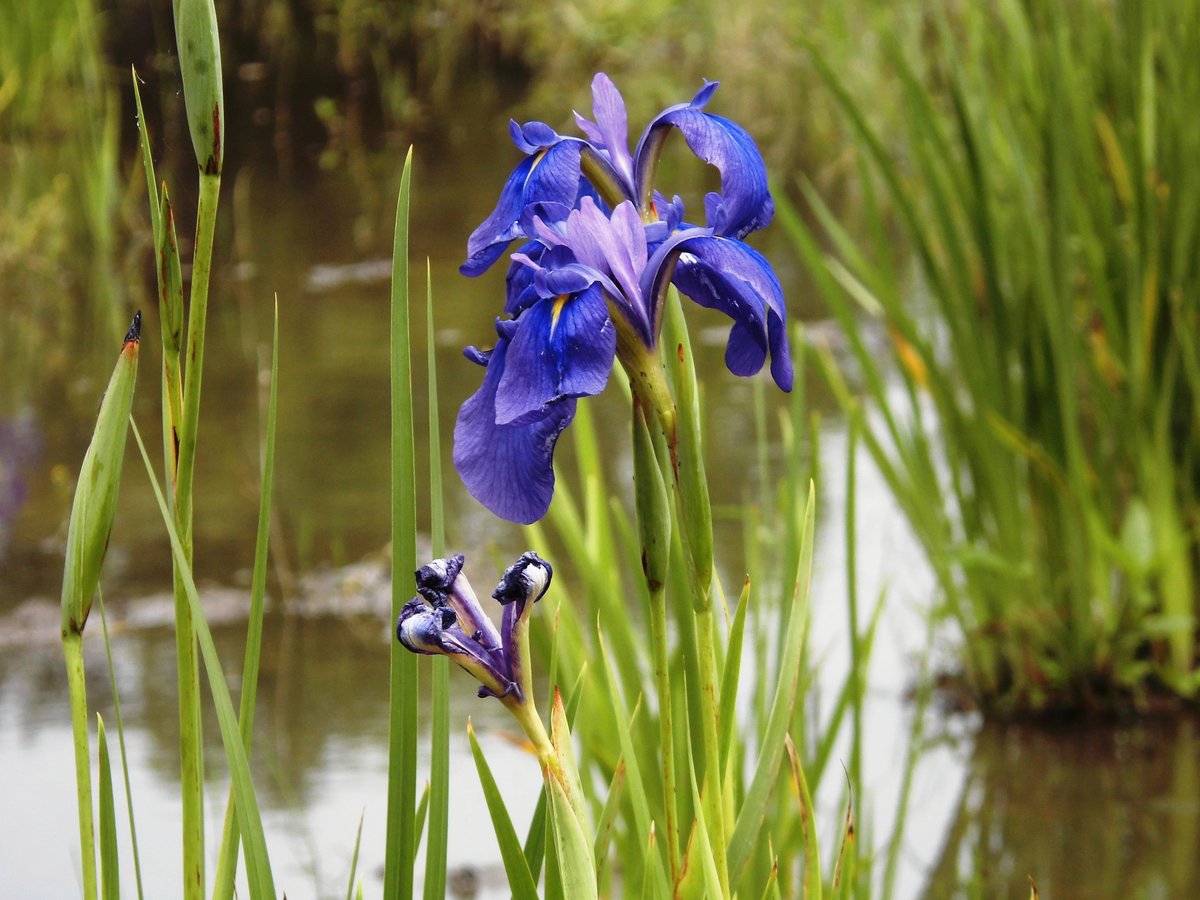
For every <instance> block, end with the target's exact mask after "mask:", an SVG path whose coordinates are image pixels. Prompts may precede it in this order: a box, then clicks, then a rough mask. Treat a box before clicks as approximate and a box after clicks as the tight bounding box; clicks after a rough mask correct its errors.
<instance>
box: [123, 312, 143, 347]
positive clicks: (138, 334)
mask: <svg viewBox="0 0 1200 900" xmlns="http://www.w3.org/2000/svg"><path fill="white" fill-rule="evenodd" d="M141 340H142V311H141V310H140V309H139V310H138V311H137V312H135V313H134V314H133V321H132V322H130V323H129V330H128V331H127V332H125V341H124V343H126V344H128V343H129V342H130V341H133V342H134V343H139V342H140V341H141Z"/></svg>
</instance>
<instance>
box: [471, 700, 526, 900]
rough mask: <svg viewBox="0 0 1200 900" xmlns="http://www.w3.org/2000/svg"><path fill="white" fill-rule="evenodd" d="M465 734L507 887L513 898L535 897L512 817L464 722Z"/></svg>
mask: <svg viewBox="0 0 1200 900" xmlns="http://www.w3.org/2000/svg"><path fill="white" fill-rule="evenodd" d="M467 738H468V740H469V741H470V742H471V755H472V756H474V757H475V768H476V770H477V771H478V772H479V783H480V785H482V787H483V798H484V800H485V801H486V802H487V808H488V813H490V814H491V817H492V827H493V828H495V829H496V843H497V844H498V845H499V848H500V858H501V859H502V860H503V862H504V872H505V874H506V875H507V876H508V887H509V890H511V891H512V895H513V897H514V898H515V900H537V884H536V883H535V882H534V880H533V874H532V873H531V872H530V871H529V863H528V862H527V861H526V859H525V854H524V853H523V852H522V851H521V843H520V841H519V840H518V839H517V831H516V829H515V828H513V824H512V818H511V817H510V816H509V815H508V808H507V807H506V806H505V805H504V798H503V797H501V796H500V789H499V788H498V787H497V786H496V779H495V778H494V777H493V776H492V770H491V768H490V767H489V766H488V764H487V759H486V758H485V757H484V755H483V750H482V749H481V748H480V746H479V741H478V739H477V738H476V737H475V729H474V728H473V727H471V723H470V722H469V721H468V722H467Z"/></svg>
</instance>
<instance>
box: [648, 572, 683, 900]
mask: <svg viewBox="0 0 1200 900" xmlns="http://www.w3.org/2000/svg"><path fill="white" fill-rule="evenodd" d="M650 639H651V643H652V651H653V654H654V680H655V682H656V684H657V686H658V730H659V742H660V743H661V744H662V766H663V806H664V808H665V809H666V814H667V855H668V856H669V857H670V858H671V883H672V884H678V883H679V877H680V874H681V873H680V871H679V864H680V859H681V857H680V855H679V822H678V817H679V813H678V810H677V809H676V807H675V790H676V783H675V729H674V722H673V720H672V717H671V670H670V665H669V663H668V659H667V592H666V589H665V587H663V586H660V587H659V588H658V589H657V590H653V591H651V592H650Z"/></svg>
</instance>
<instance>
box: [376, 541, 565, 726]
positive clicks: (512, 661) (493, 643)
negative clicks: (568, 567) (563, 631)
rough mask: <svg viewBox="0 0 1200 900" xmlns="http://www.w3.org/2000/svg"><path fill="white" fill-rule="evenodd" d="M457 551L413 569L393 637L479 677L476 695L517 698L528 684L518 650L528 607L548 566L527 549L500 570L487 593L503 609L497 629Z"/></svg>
mask: <svg viewBox="0 0 1200 900" xmlns="http://www.w3.org/2000/svg"><path fill="white" fill-rule="evenodd" d="M463 562H464V557H463V555H462V554H461V553H458V554H455V555H454V556H450V557H447V558H445V559H435V560H434V561H433V562H431V563H429V565H427V566H422V567H421V568H420V569H418V570H417V573H416V579H417V593H418V595H419V596H416V597H413V598H412V599H411V600H409V601H408V602H407V603H405V604H404V607H403V608H402V609H401V610H400V617H399V619H397V621H396V637H397V638H398V639H399V641H400V643H401V644H403V645H404V646H405V647H406V648H407V649H409V650H411V651H412V652H413V653H421V654H426V655H433V654H440V655H443V656H447V657H449V658H450V659H452V660H454V662H456V663H457V664H458V665H459V666H461V667H462V668H463V669H465V670H466V671H467V672H469V673H471V674H472V675H473V676H475V678H476V679H477V680H478V681H479V683H480V685H481V686H480V688H479V696H480V697H498V698H499V699H500V700H501V701H502V702H504V703H505V704H518V705H519V704H521V703H524V702H525V697H526V694H527V692H528V689H529V682H528V674H527V673H526V672H525V671H524V663H523V658H522V653H523V650H524V647H523V645H524V642H525V634H526V632H527V631H528V625H529V611H530V610H531V609H532V608H533V604H534V603H536V602H537V601H538V600H540V599H542V596H543V595H544V594H545V593H546V590H547V589H548V588H549V587H550V580H551V578H552V577H553V574H554V571H553V569H552V568H551V566H550V564H549V563H548V562H546V561H545V560H544V559H542V558H541V557H539V556H538V555H537V554H536V553H533V552H532V551H530V552H527V553H524V554H522V555H521V557H520V558H519V559H518V560H517V561H516V562H515V563H513V564H512V565H511V566H509V567H508V569H506V570H505V572H504V575H503V576H502V577H501V579H500V584H499V585H497V587H496V590H494V591H493V592H492V597H493V598H494V599H496V600H497V601H498V602H499V603H500V604H501V605H502V606H503V607H504V613H503V618H502V620H501V624H500V627H499V628H498V629H497V628H496V626H495V625H494V624H493V623H492V620H491V619H489V618H488V617H487V615H486V614H485V613H484V611H483V609H482V607H480V605H479V600H478V599H476V597H475V592H474V590H472V588H471V584H470V582H468V581H467V578H466V576H465V575H463V573H462V569H463Z"/></svg>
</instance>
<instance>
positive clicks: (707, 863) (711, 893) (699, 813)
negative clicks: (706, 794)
mask: <svg viewBox="0 0 1200 900" xmlns="http://www.w3.org/2000/svg"><path fill="white" fill-rule="evenodd" d="M688 763H689V775H690V776H691V783H692V807H693V808H694V809H695V810H696V822H695V825H694V826H693V829H692V836H691V842H690V846H689V847H688V850H689V851H695V855H693V856H692V859H693V861H698V862H699V863H700V867H699V868H700V877H701V884H703V886H704V894H703V896H705V897H723V896H725V891H724V889H723V888H722V887H721V876H720V875H719V874H718V873H717V859H716V856H715V854H714V853H713V846H712V841H711V840H710V839H709V834H708V825H707V824H706V823H705V821H704V803H703V802H702V801H701V799H700V786H699V785H698V784H697V783H696V766H695V758H694V757H693V756H692V755H691V754H689V755H688ZM689 855H691V854H689ZM697 857H698V860H697Z"/></svg>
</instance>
